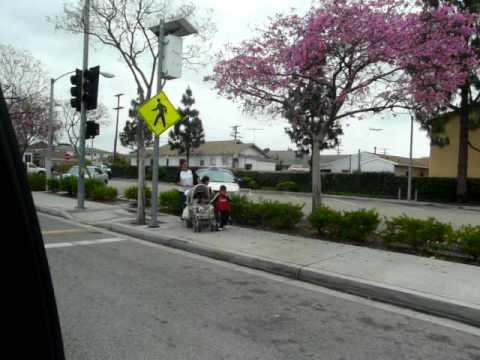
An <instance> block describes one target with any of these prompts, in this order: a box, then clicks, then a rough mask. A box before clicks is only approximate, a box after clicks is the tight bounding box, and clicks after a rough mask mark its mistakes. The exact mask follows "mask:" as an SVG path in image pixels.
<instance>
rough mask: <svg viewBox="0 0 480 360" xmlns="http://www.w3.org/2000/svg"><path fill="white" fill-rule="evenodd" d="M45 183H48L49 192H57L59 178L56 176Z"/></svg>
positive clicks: (58, 189)
mask: <svg viewBox="0 0 480 360" xmlns="http://www.w3.org/2000/svg"><path fill="white" fill-rule="evenodd" d="M47 184H48V191H50V192H54V193H56V192H59V191H60V189H61V187H60V185H61V183H60V179H57V178H51V179H48V181H47Z"/></svg>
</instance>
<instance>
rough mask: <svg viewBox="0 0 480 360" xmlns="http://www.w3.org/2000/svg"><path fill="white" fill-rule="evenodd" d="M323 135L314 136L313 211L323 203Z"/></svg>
mask: <svg viewBox="0 0 480 360" xmlns="http://www.w3.org/2000/svg"><path fill="white" fill-rule="evenodd" d="M321 138H322V137H321V135H319V134H313V137H312V166H311V169H312V212H313V211H315V209H318V208H319V207H320V206H321V205H322V177H321V174H320V141H321Z"/></svg>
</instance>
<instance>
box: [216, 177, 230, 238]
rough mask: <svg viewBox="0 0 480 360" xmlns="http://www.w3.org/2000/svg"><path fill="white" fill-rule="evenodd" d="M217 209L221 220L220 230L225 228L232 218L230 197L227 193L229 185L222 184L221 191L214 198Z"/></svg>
mask: <svg viewBox="0 0 480 360" xmlns="http://www.w3.org/2000/svg"><path fill="white" fill-rule="evenodd" d="M214 203H215V211H216V212H217V214H218V218H219V220H220V227H219V230H220V231H221V230H223V228H224V227H225V225H227V223H228V221H229V219H230V197H229V196H228V193H227V187H226V186H225V185H222V186H220V192H219V193H218V194H217V196H216V197H215V199H214Z"/></svg>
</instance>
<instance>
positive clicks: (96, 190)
mask: <svg viewBox="0 0 480 360" xmlns="http://www.w3.org/2000/svg"><path fill="white" fill-rule="evenodd" d="M29 178H30V177H29ZM43 181H45V177H44V180H43ZM30 188H32V185H30ZM32 190H33V188H32ZM43 190H45V186H43ZM48 190H49V191H51V192H54V193H55V192H59V191H62V192H66V193H67V194H68V196H71V197H75V196H77V190H78V180H77V178H76V177H73V176H68V177H64V178H62V179H61V180H60V179H56V178H53V179H49V180H48ZM33 191H35V190H33ZM85 195H86V198H87V199H91V200H94V201H113V200H115V199H116V198H117V189H116V188H114V187H109V186H106V185H105V183H104V182H103V181H100V180H97V179H85Z"/></svg>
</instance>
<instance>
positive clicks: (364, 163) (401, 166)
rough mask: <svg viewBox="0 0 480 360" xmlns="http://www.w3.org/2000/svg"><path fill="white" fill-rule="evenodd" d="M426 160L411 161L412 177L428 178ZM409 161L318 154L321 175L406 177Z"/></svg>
mask: <svg viewBox="0 0 480 360" xmlns="http://www.w3.org/2000/svg"><path fill="white" fill-rule="evenodd" d="M428 160H429V159H428V158H414V159H412V174H413V176H417V177H423V176H428ZM409 162H410V159H409V158H407V157H401V156H393V155H384V154H375V153H370V152H366V151H365V152H360V153H357V154H345V155H333V156H332V155H323V154H320V171H321V172H322V173H337V174H338V173H344V174H351V173H353V172H387V173H394V174H395V175H398V176H407V175H408V166H409Z"/></svg>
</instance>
